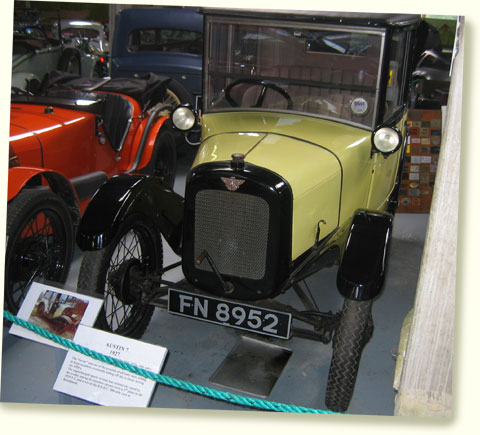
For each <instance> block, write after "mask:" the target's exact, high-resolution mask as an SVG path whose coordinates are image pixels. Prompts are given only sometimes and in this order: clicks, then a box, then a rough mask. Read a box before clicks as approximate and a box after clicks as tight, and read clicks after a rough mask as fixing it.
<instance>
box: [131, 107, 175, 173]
mask: <svg viewBox="0 0 480 435" xmlns="http://www.w3.org/2000/svg"><path fill="white" fill-rule="evenodd" d="M167 119H168V116H160V117H159V118H158V119H157V120H156V121H155V122H154V124H153V125H152V127H151V128H150V131H149V133H148V136H147V141H146V143H145V149H144V150H143V153H142V157H141V159H140V163H139V165H138V169H141V168H143V167H144V166H146V165H147V164H148V162H149V161H150V159H151V158H152V153H153V150H154V148H155V140H156V139H157V136H158V133H159V132H160V129H161V128H162V126H163V125H164V123H165V121H166V120H167ZM146 122H147V120H145V121H144V122H143V123H142V126H141V127H140V128H139V129H138V132H140V133H143V130H144V129H145V125H146ZM140 130H141V131H140ZM137 139H138V141H137ZM140 139H141V134H140V135H138V137H136V138H135V144H140ZM137 147H138V145H136V146H135V147H134V148H135V151H136V149H137Z"/></svg>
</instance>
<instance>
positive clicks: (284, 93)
mask: <svg viewBox="0 0 480 435" xmlns="http://www.w3.org/2000/svg"><path fill="white" fill-rule="evenodd" d="M242 83H246V84H251V85H260V86H261V87H262V89H261V90H260V95H259V96H258V98H257V101H256V103H255V104H254V105H253V106H250V107H262V104H263V102H264V100H265V95H266V93H267V89H272V90H274V91H276V92H278V93H279V94H280V95H281V96H282V97H283V98H285V100H286V101H287V110H291V109H292V108H293V101H292V98H291V97H290V95H289V94H288V92H287V91H285V89H283V88H281V87H280V86H278V85H276V84H275V83H272V82H268V81H266V80H260V79H250V78H247V79H238V80H235V81H233V82H232V83H230V84H229V85H228V86H227V87H226V88H225V98H226V100H227V101H228V102H229V103H230V105H231V106H232V107H240V104H239V103H238V102H237V101H235V100H234V99H233V98H232V95H231V91H232V88H234V87H235V86H237V85H240V84H242Z"/></svg>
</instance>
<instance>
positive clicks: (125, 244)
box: [78, 215, 163, 338]
mask: <svg viewBox="0 0 480 435" xmlns="http://www.w3.org/2000/svg"><path fill="white" fill-rule="evenodd" d="M162 264H163V252H162V240H161V237H160V235H159V233H158V232H157V231H156V229H155V228H154V227H153V226H152V225H150V224H149V222H147V221H146V220H145V219H144V218H143V217H142V216H139V215H131V216H129V217H128V218H127V219H126V220H125V221H124V222H123V223H122V225H121V226H120V228H119V230H118V231H117V234H116V236H115V237H114V239H113V240H112V241H111V242H110V243H109V244H108V245H107V246H106V247H105V248H104V249H102V250H99V251H91V252H86V253H85V255H84V257H83V260H82V264H81V266H80V272H79V277H78V289H79V291H80V292H81V291H82V289H85V290H87V291H94V292H96V293H98V294H99V295H101V296H102V297H103V308H102V310H101V312H100V314H99V317H98V321H97V325H96V326H98V327H99V328H101V329H103V330H106V331H109V332H113V333H115V334H119V335H124V336H126V337H132V338H140V337H141V336H142V335H143V333H144V332H145V330H146V328H147V326H148V323H149V322H150V319H151V317H152V314H153V310H154V307H153V306H151V305H146V304H144V303H142V301H141V298H140V294H139V293H138V292H136V291H134V290H133V289H132V288H130V287H129V283H128V278H127V274H128V272H129V269H131V268H132V267H136V268H137V269H138V268H140V269H142V270H144V271H146V272H147V273H148V272H150V273H153V272H155V271H159V270H161V268H162Z"/></svg>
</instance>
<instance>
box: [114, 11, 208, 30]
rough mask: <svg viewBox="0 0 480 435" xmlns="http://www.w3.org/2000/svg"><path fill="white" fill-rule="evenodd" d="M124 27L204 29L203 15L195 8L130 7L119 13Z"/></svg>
mask: <svg viewBox="0 0 480 435" xmlns="http://www.w3.org/2000/svg"><path fill="white" fill-rule="evenodd" d="M117 20H121V21H122V29H125V30H126V31H131V30H134V29H141V28H143V29H145V28H167V29H168V28H175V29H183V30H193V31H197V32H202V31H203V16H202V15H201V14H200V13H199V12H198V9H195V8H182V7H164V8H129V9H123V10H121V11H120V12H119V13H118V14H117Z"/></svg>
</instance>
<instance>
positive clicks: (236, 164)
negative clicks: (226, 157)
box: [231, 153, 245, 169]
mask: <svg viewBox="0 0 480 435" xmlns="http://www.w3.org/2000/svg"><path fill="white" fill-rule="evenodd" d="M244 166H245V154H242V153H234V154H232V163H231V167H232V169H243V167H244Z"/></svg>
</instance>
